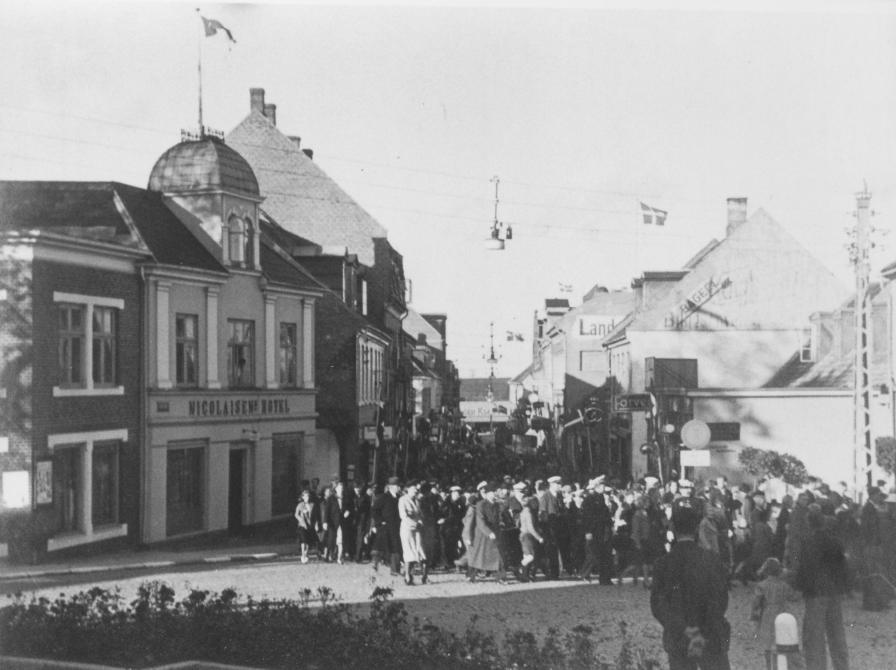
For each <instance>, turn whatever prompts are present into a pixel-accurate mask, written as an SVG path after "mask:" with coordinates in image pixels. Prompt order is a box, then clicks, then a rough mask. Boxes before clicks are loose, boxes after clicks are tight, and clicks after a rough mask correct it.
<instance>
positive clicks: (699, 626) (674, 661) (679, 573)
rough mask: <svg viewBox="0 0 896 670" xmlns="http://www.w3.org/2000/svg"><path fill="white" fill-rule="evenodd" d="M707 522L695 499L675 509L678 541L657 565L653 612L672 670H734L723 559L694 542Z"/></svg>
mask: <svg viewBox="0 0 896 670" xmlns="http://www.w3.org/2000/svg"><path fill="white" fill-rule="evenodd" d="M702 518H703V511H702V508H701V503H700V501H699V500H698V499H695V498H679V499H678V500H676V501H675V502H674V503H673V506H672V524H673V527H674V529H675V542H674V544H673V545H672V548H671V550H670V551H669V553H668V554H666V555H665V556H661V557H660V558H659V559H658V560H657V561H656V563H655V565H654V572H653V585H652V587H651V593H650V609H651V611H652V612H653V616H654V617H656V619H657V620H658V621H659V622H660V624H662V626H663V648H664V649H665V650H666V653H667V654H668V656H669V670H697V669H698V668H699V669H700V670H730V667H731V666H730V664H729V662H728V647H729V644H730V641H731V626H730V624H729V623H728V621H727V620H726V619H725V610H727V609H728V580H727V576H726V575H725V573H724V569H723V567H722V562H721V560H720V559H719V557H718V556H717V555H716V554H714V553H712V552H710V551H707V550H706V549H703V548H702V547H700V546H698V544H697V542H696V533H697V527H698V526H699V524H700V521H701V519H702Z"/></svg>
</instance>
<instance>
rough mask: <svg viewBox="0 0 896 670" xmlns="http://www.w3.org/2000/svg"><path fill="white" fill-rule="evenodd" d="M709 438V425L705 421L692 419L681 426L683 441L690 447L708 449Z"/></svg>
mask: <svg viewBox="0 0 896 670" xmlns="http://www.w3.org/2000/svg"><path fill="white" fill-rule="evenodd" d="M709 440H710V433H709V426H707V425H706V422H705V421H701V420H700V419H691V420H690V421H688V422H687V423H686V424H684V425H683V426H682V427H681V441H682V442H683V443H684V446H686V447H687V448H688V449H706V447H707V445H709Z"/></svg>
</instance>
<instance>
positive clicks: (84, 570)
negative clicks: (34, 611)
mask: <svg viewBox="0 0 896 670" xmlns="http://www.w3.org/2000/svg"><path fill="white" fill-rule="evenodd" d="M289 556H295V554H294V553H278V552H265V553H257V554H229V555H223V556H197V557H192V558H187V559H183V560H169V561H142V562H139V563H117V564H112V565H87V566H80V567H69V568H50V569H47V570H26V571H23V572H7V573H0V584H2V583H3V582H11V581H16V580H20V579H35V578H39V577H60V576H64V575H82V574H93V573H98V572H122V571H127V570H152V569H154V568H170V567H176V566H190V565H203V564H216V563H251V562H259V563H261V562H266V561H275V560H277V559H279V558H286V557H289Z"/></svg>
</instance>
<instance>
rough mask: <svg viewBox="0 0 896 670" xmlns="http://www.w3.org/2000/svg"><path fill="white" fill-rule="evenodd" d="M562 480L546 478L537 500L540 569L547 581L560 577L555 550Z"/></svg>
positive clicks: (554, 477)
mask: <svg viewBox="0 0 896 670" xmlns="http://www.w3.org/2000/svg"><path fill="white" fill-rule="evenodd" d="M562 482H563V478H562V477H560V476H559V475H555V476H553V477H549V478H548V486H547V490H546V491H545V492H544V494H543V495H542V496H541V498H540V499H539V503H538V519H539V522H540V524H541V528H542V529H543V530H542V536H543V537H544V544H543V545H542V550H543V555H542V569H543V570H544V573H545V575H546V576H547V578H548V579H559V577H560V553H559V550H558V548H557V534H558V533H557V531H558V528H557V526H558V524H559V522H560V499H559V497H558V496H559V493H560V485H561V483H562Z"/></svg>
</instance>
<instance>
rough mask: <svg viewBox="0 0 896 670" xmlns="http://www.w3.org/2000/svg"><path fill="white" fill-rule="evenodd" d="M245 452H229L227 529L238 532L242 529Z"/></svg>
mask: <svg viewBox="0 0 896 670" xmlns="http://www.w3.org/2000/svg"><path fill="white" fill-rule="evenodd" d="M245 465H246V452H245V450H243V449H234V450H232V451H231V452H230V491H229V494H228V509H229V514H228V516H227V528H228V530H231V531H238V530H240V529H241V528H242V527H243V481H244V475H245Z"/></svg>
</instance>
